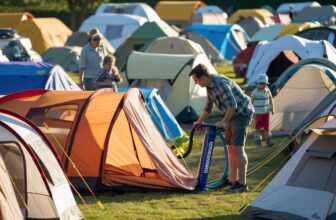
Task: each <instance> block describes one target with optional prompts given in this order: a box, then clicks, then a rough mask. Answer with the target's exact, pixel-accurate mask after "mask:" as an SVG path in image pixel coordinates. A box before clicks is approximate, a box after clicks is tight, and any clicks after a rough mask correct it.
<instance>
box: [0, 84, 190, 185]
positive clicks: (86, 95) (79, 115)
mask: <svg viewBox="0 0 336 220" xmlns="http://www.w3.org/2000/svg"><path fill="white" fill-rule="evenodd" d="M0 107H1V108H4V109H11V110H12V111H15V112H16V113H18V114H20V115H23V116H25V117H27V118H28V119H30V120H31V121H33V122H34V123H35V124H36V125H37V126H38V127H39V128H40V129H41V130H42V131H43V132H44V133H45V135H46V136H47V138H48V139H49V140H50V142H52V144H53V145H54V146H55V148H56V149H58V150H59V155H60V157H61V161H62V164H63V166H64V169H65V171H66V173H67V174H68V176H69V178H70V180H71V181H72V182H73V184H74V185H75V186H76V187H77V188H82V187H83V182H82V181H81V180H80V177H79V175H78V173H77V172H76V170H75V169H74V167H73V166H72V164H71V161H69V160H68V159H67V157H66V156H65V154H64V153H63V152H62V151H63V150H65V151H66V152H67V154H68V155H69V156H70V158H71V160H72V161H73V162H74V163H75V165H76V167H77V168H78V170H79V171H80V173H81V175H83V176H84V178H85V179H86V181H87V182H88V183H89V185H91V187H92V188H94V189H96V190H97V189H99V187H100V186H125V185H127V186H137V187H145V188H178V189H188V190H192V189H194V187H195V184H196V180H195V179H194V178H193V176H192V175H191V174H190V173H189V172H188V171H187V169H186V168H185V167H184V166H183V165H182V164H181V163H180V162H179V160H178V159H177V157H176V156H175V155H174V153H173V152H172V151H171V149H170V148H169V146H168V145H167V144H166V142H165V140H164V139H163V137H162V136H161V134H160V133H159V131H158V130H157V129H156V127H155V125H154V124H153V123H152V121H151V119H150V116H149V115H148V114H147V112H146V109H145V106H144V100H143V97H142V95H141V93H140V90H138V89H131V90H130V91H128V92H127V93H113V92H112V91H111V90H109V89H105V90H99V91H97V92H92V91H74V92H71V91H45V90H31V91H25V92H19V93H15V94H12V95H9V96H5V97H3V98H1V99H0ZM62 149H63V150H62Z"/></svg>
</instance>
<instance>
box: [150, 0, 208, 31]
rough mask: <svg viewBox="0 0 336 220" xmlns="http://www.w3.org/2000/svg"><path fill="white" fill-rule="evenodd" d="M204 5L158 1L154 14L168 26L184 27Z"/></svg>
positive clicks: (198, 2)
mask: <svg viewBox="0 0 336 220" xmlns="http://www.w3.org/2000/svg"><path fill="white" fill-rule="evenodd" d="M204 5H205V4H204V3H203V2H202V1H159V2H158V3H157V4H156V6H155V11H156V13H157V14H158V15H159V16H160V18H161V19H162V20H165V21H166V22H167V23H168V24H170V25H176V26H180V27H182V26H185V25H187V24H188V22H189V20H190V19H191V16H192V15H193V13H194V12H195V11H196V10H197V9H198V8H199V7H201V6H204Z"/></svg>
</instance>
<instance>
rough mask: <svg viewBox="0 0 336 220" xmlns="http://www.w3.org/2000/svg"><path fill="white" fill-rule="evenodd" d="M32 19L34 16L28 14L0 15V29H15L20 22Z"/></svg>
mask: <svg viewBox="0 0 336 220" xmlns="http://www.w3.org/2000/svg"><path fill="white" fill-rule="evenodd" d="M32 18H34V15H32V14H31V13H29V12H21V13H0V27H6V28H8V27H10V28H15V27H16V26H17V25H18V24H20V23H21V22H23V21H25V20H29V19H32Z"/></svg>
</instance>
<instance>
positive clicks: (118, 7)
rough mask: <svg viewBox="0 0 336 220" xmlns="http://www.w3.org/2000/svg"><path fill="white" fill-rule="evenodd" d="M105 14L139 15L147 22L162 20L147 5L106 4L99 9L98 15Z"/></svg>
mask: <svg viewBox="0 0 336 220" xmlns="http://www.w3.org/2000/svg"><path fill="white" fill-rule="evenodd" d="M104 13H113V14H129V15H137V16H140V17H143V18H145V19H147V21H159V20H161V19H160V17H159V16H158V15H157V14H156V12H155V11H154V9H153V8H151V7H150V6H149V5H147V4H145V3H104V4H101V5H100V6H99V7H98V8H97V10H96V14H104Z"/></svg>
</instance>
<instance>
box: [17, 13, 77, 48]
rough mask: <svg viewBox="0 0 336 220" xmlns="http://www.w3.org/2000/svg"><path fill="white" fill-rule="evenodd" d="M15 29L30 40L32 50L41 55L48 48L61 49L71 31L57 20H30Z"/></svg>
mask: <svg viewBox="0 0 336 220" xmlns="http://www.w3.org/2000/svg"><path fill="white" fill-rule="evenodd" d="M15 29H16V30H17V31H18V33H19V34H20V35H21V36H23V37H28V38H30V40H31V42H32V45H33V49H34V50H35V51H37V52H38V53H39V54H42V53H43V52H44V51H46V50H47V49H48V48H49V47H63V46H64V43H65V41H66V40H67V39H68V37H69V36H70V35H71V34H72V31H71V30H70V29H69V28H68V27H67V26H66V25H65V24H64V23H63V22H62V21H60V20H58V19H57V18H32V19H28V20H25V21H23V22H21V23H20V24H18V25H17V26H16V27H15Z"/></svg>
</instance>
